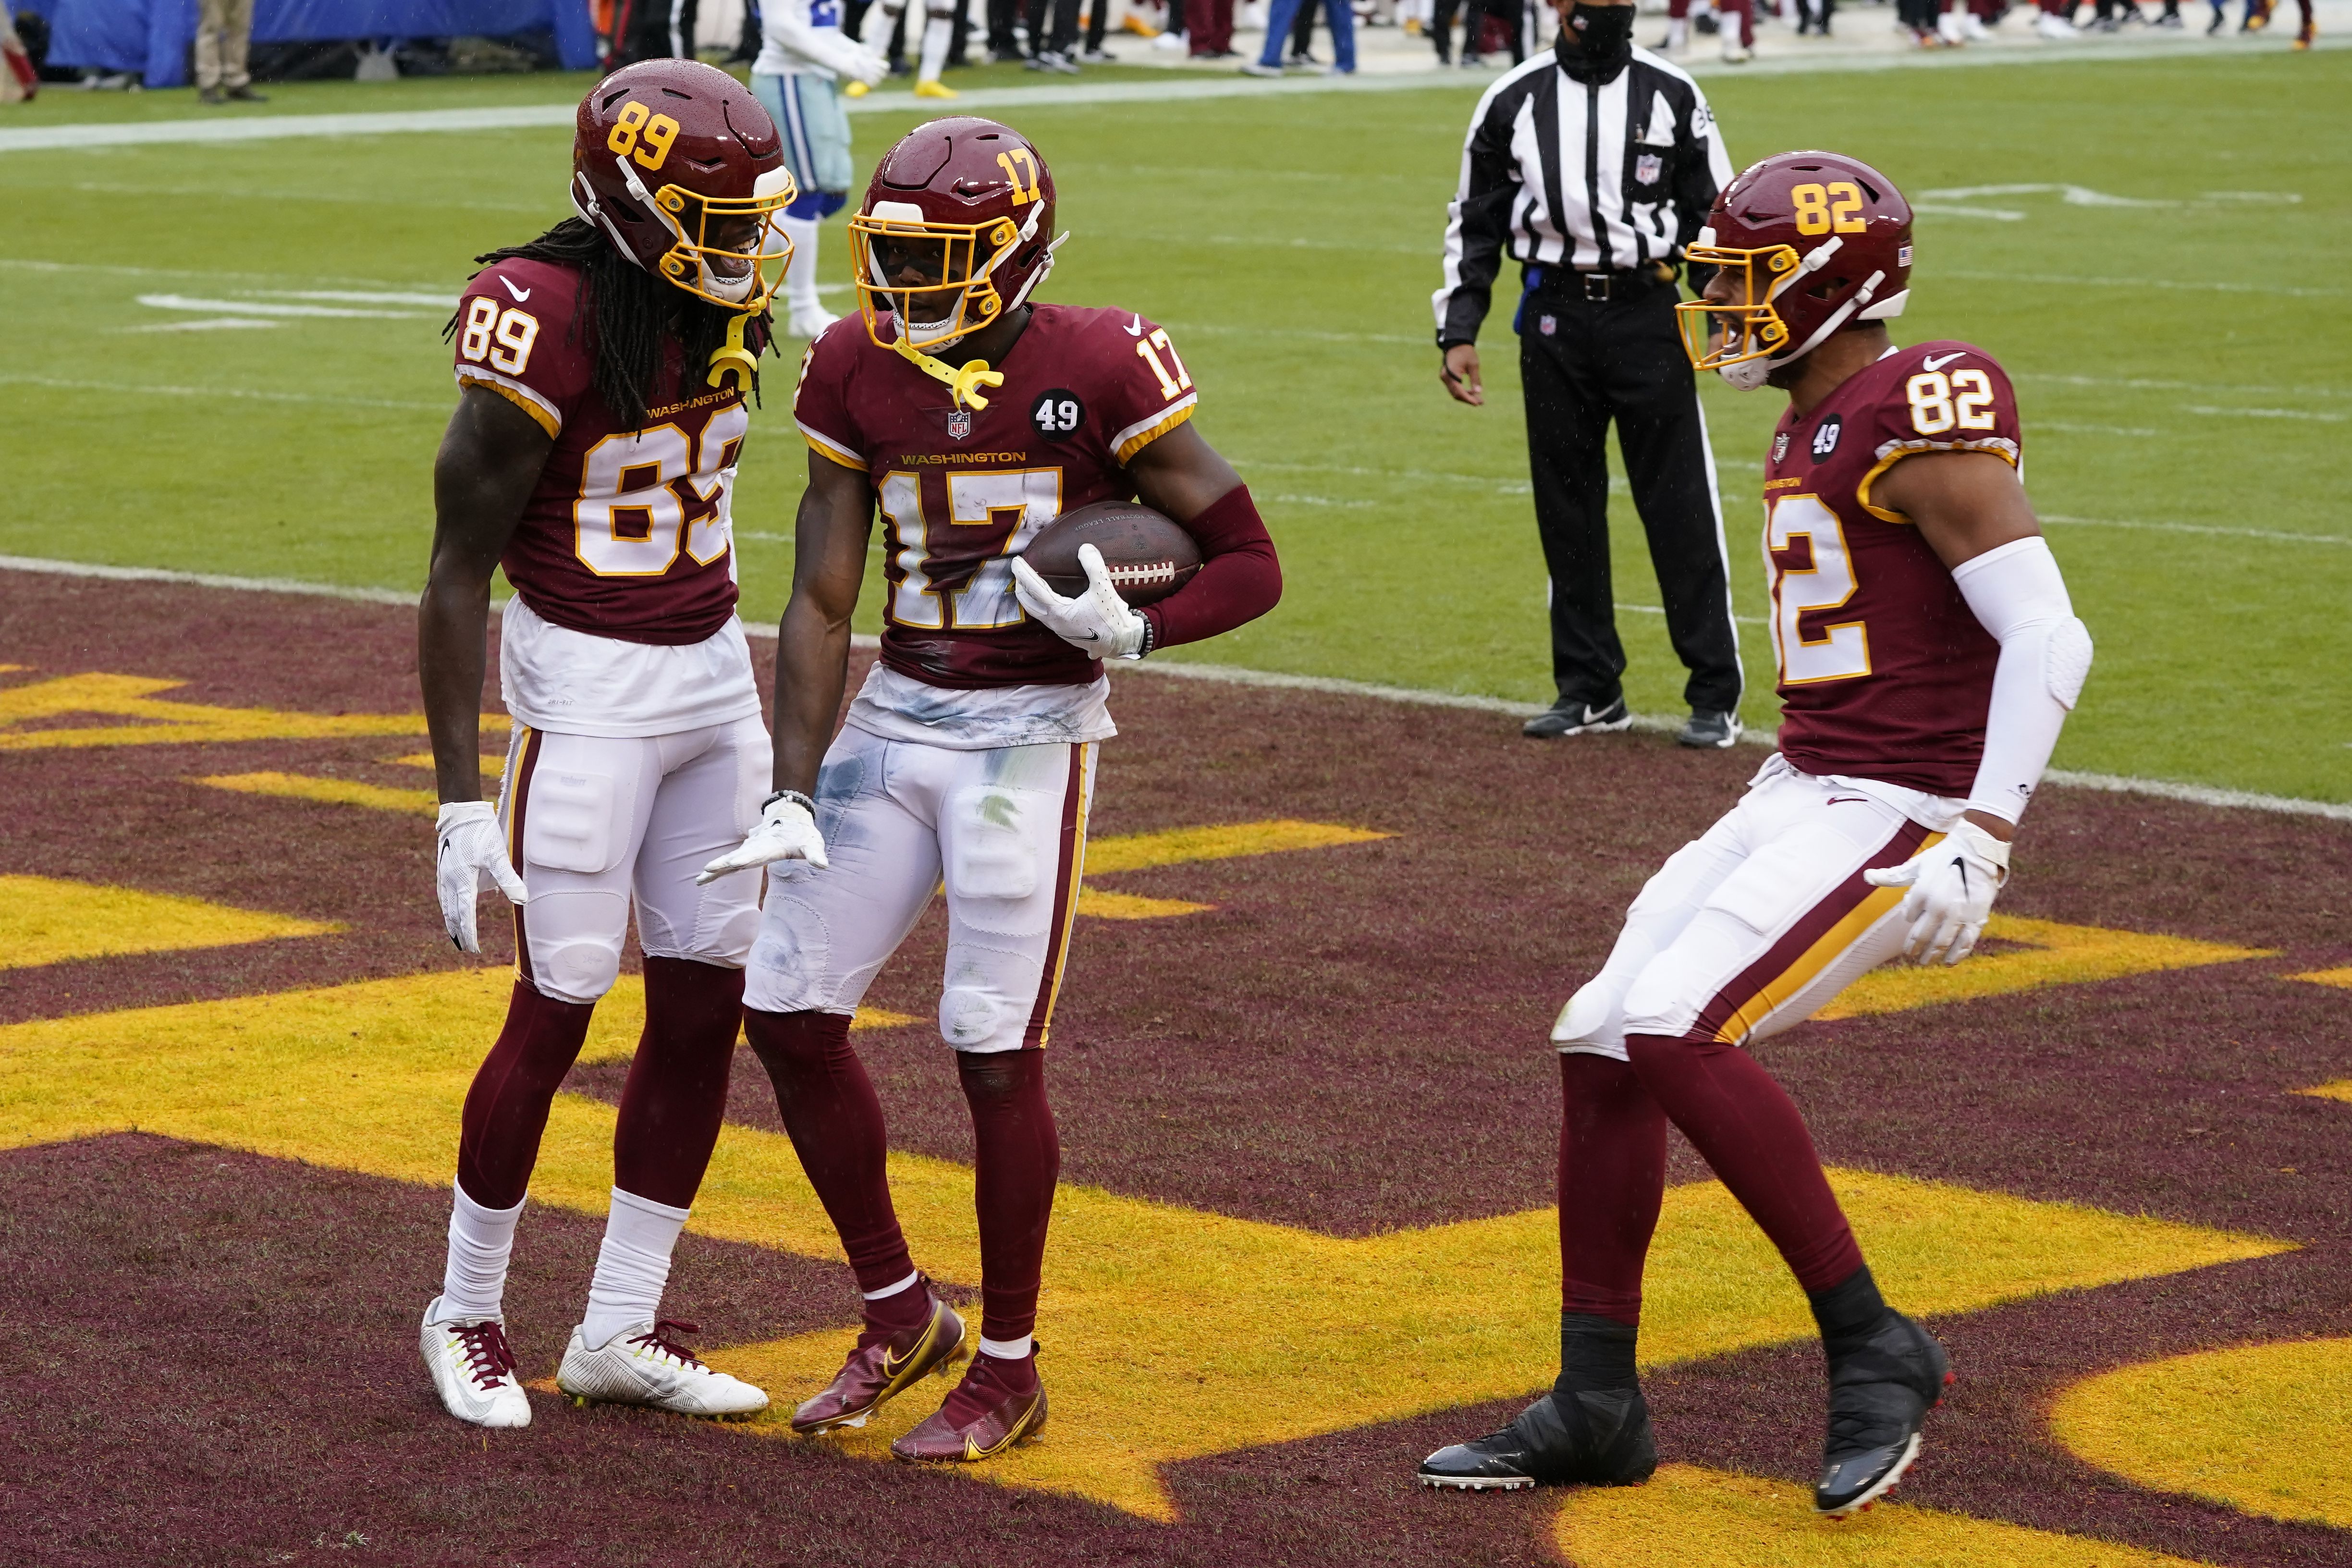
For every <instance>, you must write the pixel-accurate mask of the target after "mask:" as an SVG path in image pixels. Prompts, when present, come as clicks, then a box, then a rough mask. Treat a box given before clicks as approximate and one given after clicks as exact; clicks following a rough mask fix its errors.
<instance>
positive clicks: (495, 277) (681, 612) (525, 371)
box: [457, 259, 751, 644]
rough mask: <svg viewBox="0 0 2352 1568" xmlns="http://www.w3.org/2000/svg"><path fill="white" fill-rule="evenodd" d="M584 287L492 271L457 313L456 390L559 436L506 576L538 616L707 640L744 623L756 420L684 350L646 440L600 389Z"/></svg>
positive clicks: (510, 552)
mask: <svg viewBox="0 0 2352 1568" xmlns="http://www.w3.org/2000/svg"><path fill="white" fill-rule="evenodd" d="M579 287H580V276H579V274H578V273H577V272H575V271H573V270H572V268H568V267H562V266H557V265H554V264H552V263H550V262H544V261H526V260H520V259H515V260H507V261H501V262H499V263H498V264H497V265H496V266H493V267H488V268H483V269H482V271H481V272H479V273H478V274H477V275H476V276H475V278H474V280H473V281H472V282H471V283H468V284H467V286H466V292H465V295H464V297H463V298H462V299H460V300H458V302H457V381H458V384H460V385H463V384H466V383H467V382H478V383H481V384H485V385H488V386H490V387H493V388H495V389H497V390H499V391H500V392H503V393H504V394H506V395H507V396H508V397H509V398H511V399H512V400H513V401H514V402H515V403H516V404H517V405H520V407H521V408H522V410H523V411H524V412H525V413H527V414H529V415H530V416H531V417H532V418H534V419H536V420H538V421H539V423H540V424H541V426H543V427H544V428H545V429H546V430H547V432H548V434H549V435H551V436H552V437H555V448H554V450H552V451H551V452H550V453H548V455H547V466H546V467H545V468H542V469H541V470H540V475H539V484H538V486H537V487H536V488H535V489H533V490H532V491H531V493H530V501H529V503H528V504H526V505H525V506H524V508H523V514H522V522H521V525H520V527H518V528H517V529H516V530H515V532H514V538H513V539H512V540H511V541H509V542H508V544H507V549H506V554H505V556H504V557H503V558H502V559H501V561H500V564H501V565H503V566H504V567H505V568H506V574H507V580H508V581H509V582H510V583H512V584H514V587H515V592H516V593H518V594H520V595H522V597H523V600H524V602H525V603H526V604H528V605H530V607H531V608H532V609H534V610H536V611H538V612H539V614H540V616H541V617H543V618H544V619H546V620H549V621H551V622H553V623H554V624H555V625H557V626H568V627H570V628H571V629H572V630H573V631H578V632H587V633H590V634H592V635H593V636H596V637H618V638H620V639H621V640H622V641H625V642H639V643H672V644H677V643H698V642H700V641H702V640H703V639H704V638H706V637H709V636H710V635H711V634H712V633H714V632H716V631H718V630H719V627H721V626H725V625H726V624H727V620H728V617H729V616H731V615H733V614H734V613H735V560H734V552H733V548H732V546H733V542H734V537H733V523H732V521H731V515H730V500H731V498H732V495H733V492H734V489H735V463H736V459H737V458H739V457H740V455H741V453H742V450H743V437H744V434H745V433H746V432H747V431H748V430H750V429H751V416H750V415H749V414H748V413H747V412H746V411H745V409H744V407H743V396H742V394H740V392H736V391H734V390H732V389H731V387H730V389H729V390H725V391H720V390H716V389H713V388H710V387H708V386H706V385H705V384H703V377H702V376H701V375H700V374H695V375H693V376H691V377H689V378H688V380H687V381H686V383H685V387H686V391H685V394H684V395H683V396H681V395H679V390H678V389H679V387H680V382H679V381H678V380H677V362H678V350H677V346H676V344H675V343H674V342H673V343H672V345H671V346H670V348H669V349H668V351H667V354H668V357H667V362H666V363H665V366H664V374H663V376H662V378H661V379H660V381H659V383H658V385H657V388H656V391H655V392H654V393H653V394H652V395H651V397H650V401H651V403H652V405H653V406H651V407H649V408H648V409H647V410H646V419H645V424H644V426H643V428H640V429H631V428H629V427H628V426H626V425H625V424H623V423H622V421H621V419H620V417H619V416H617V415H615V414H614V412H613V411H612V410H611V409H610V408H608V407H606V406H605V404H604V399H603V398H602V397H600V396H598V395H597V393H596V384H595V377H596V359H595V353H596V349H595V343H594V341H593V331H592V330H591V328H590V327H589V325H588V324H587V323H586V322H583V323H582V325H581V328H580V330H579V331H578V333H577V334H576V335H575V333H574V331H573V330H572V300H573V298H574V296H575V295H576V294H577V292H578V290H579Z"/></svg>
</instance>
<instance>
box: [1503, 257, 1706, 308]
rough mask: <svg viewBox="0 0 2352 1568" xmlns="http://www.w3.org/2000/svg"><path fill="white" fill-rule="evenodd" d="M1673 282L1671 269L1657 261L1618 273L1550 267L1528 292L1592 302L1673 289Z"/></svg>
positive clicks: (1543, 270) (1542, 272) (1544, 270)
mask: <svg viewBox="0 0 2352 1568" xmlns="http://www.w3.org/2000/svg"><path fill="white" fill-rule="evenodd" d="M1662 268H1664V271H1662V270H1661V269H1662ZM1673 281H1674V273H1673V271H1672V270H1671V268H1668V267H1667V264H1666V263H1664V262H1657V261H1654V262H1651V263H1650V264H1649V265H1648V266H1645V267H1633V268H1626V269H1624V270H1623V271H1618V272H1576V271H1570V270H1568V269H1566V268H1549V267H1547V268H1543V269H1542V271H1541V274H1540V276H1539V277H1538V279H1537V281H1536V283H1535V284H1534V287H1533V288H1532V289H1530V290H1529V292H1531V293H1538V294H1565V295H1567V296H1568V297H1569V298H1570V299H1583V300H1622V299H1626V298H1629V297H1631V296H1633V295H1636V294H1643V293H1646V292H1648V291H1649V290H1651V289H1656V288H1659V287H1661V286H1662V285H1670V284H1672V283H1673Z"/></svg>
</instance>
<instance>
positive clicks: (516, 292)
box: [499, 278, 1935, 370]
mask: <svg viewBox="0 0 2352 1568" xmlns="http://www.w3.org/2000/svg"><path fill="white" fill-rule="evenodd" d="M499 282H501V283H503V284H505V285H506V286H507V292H508V293H509V294H511V295H513V296H514V297H515V303H516V304H518V305H520V304H521V303H522V302H523V301H524V300H528V299H530V289H518V288H516V287H515V286H514V279H511V278H501V279H499ZM1928 368H1929V369H1931V370H1932V369H1934V368H1935V367H1934V366H1933V365H1930V366H1929V367H1928Z"/></svg>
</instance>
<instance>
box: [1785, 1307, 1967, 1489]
mask: <svg viewBox="0 0 2352 1568" xmlns="http://www.w3.org/2000/svg"><path fill="white" fill-rule="evenodd" d="M1825 1348H1827V1349H1828V1354H1829V1363H1830V1431H1829V1440H1828V1441H1827V1442H1825V1443H1823V1444H1822V1479H1821V1484H1820V1485H1818V1486H1816V1487H1814V1488H1813V1511H1814V1512H1815V1513H1819V1514H1824V1515H1826V1516H1828V1517H1829V1518H1831V1519H1843V1518H1845V1517H1846V1516H1847V1515H1849V1514H1853V1513H1856V1512H1859V1511H1860V1510H1863V1509H1866V1508H1868V1507H1869V1506H1870V1505H1871V1504H1872V1503H1874V1502H1876V1501H1877V1500H1879V1499H1880V1498H1882V1497H1884V1496H1885V1495H1886V1494H1887V1493H1888V1492H1890V1491H1893V1490H1894V1489H1895V1482H1897V1481H1899V1480H1901V1479H1903V1472H1904V1471H1906V1470H1907V1469H1909V1468H1911V1461H1912V1460H1914V1459H1916V1458H1918V1457H1919V1428H1920V1426H1921V1425H1922V1424H1923V1423H1924V1422H1925V1421H1926V1420H1927V1412H1928V1411H1930V1410H1933V1409H1934V1408H1936V1406H1937V1405H1940V1404H1942V1403H1943V1401H1944V1389H1945V1387H1946V1386H1947V1385H1948V1384H1950V1383H1951V1382H1952V1362H1951V1358H1950V1357H1949V1356H1948V1355H1946V1354H1945V1353H1944V1347H1943V1346H1941V1345H1939V1344H1937V1342H1936V1338H1935V1336H1934V1335H1933V1334H1930V1333H1929V1332H1928V1331H1927V1330H1925V1329H1923V1328H1921V1327H1920V1326H1919V1325H1918V1324H1916V1323H1915V1322H1913V1321H1911V1320H1910V1319H1908V1318H1906V1317H1905V1316H1904V1315H1903V1314H1902V1313H1900V1312H1898V1311H1896V1310H1895V1309H1893V1308H1892V1307H1890V1308H1888V1309H1887V1310H1886V1316H1885V1317H1884V1318H1882V1319H1880V1320H1879V1323H1878V1326H1877V1327H1876V1328H1874V1329H1873V1330H1872V1331H1870V1332H1869V1333H1868V1334H1867V1335H1864V1336H1863V1337H1861V1338H1859V1339H1854V1340H1848V1341H1844V1342H1841V1343H1839V1344H1837V1345H1836V1346H1834V1347H1825Z"/></svg>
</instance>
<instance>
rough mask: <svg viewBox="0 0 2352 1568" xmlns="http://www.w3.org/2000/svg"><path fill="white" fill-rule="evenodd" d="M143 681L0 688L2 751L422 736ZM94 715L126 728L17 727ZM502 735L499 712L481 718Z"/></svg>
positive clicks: (125, 678)
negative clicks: (205, 697) (209, 700)
mask: <svg viewBox="0 0 2352 1568" xmlns="http://www.w3.org/2000/svg"><path fill="white" fill-rule="evenodd" d="M186 684H187V682H186V681H184V680H172V679H161V678H158V677H154V676H147V675H66V676H59V677H58V678H57V679H53V680H36V681H31V682H28V683H27V684H26V685H23V686H8V687H0V752H31V751H46V750H49V749H52V748H56V747H73V746H154V745H164V744H187V743H190V742H205V741H320V740H334V739H337V738H341V737H344V736H352V735H422V734H424V733H425V715H424V714H422V713H302V712H296V711H292V710H283V709H277V708H215V707H212V706H210V705H208V704H205V703H201V702H166V701H164V700H161V699H160V698H158V697H157V696H156V695H155V693H157V692H159V691H170V690H172V689H174V688H175V687H181V686H185V685H186ZM78 713H97V714H103V715H106V716H108V717H110V718H117V719H124V720H129V721H131V722H129V723H122V724H107V725H74V724H64V725H53V726H51V727H49V728H47V729H27V728H23V726H26V725H29V724H33V723H36V722H37V721H40V720H44V719H47V720H56V719H64V718H68V717H71V716H72V715H74V714H78ZM482 728H484V729H485V730H493V731H499V732H501V733H503V732H504V731H505V730H506V728H507V717H506V715H505V714H503V713H485V714H483V715H482Z"/></svg>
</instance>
